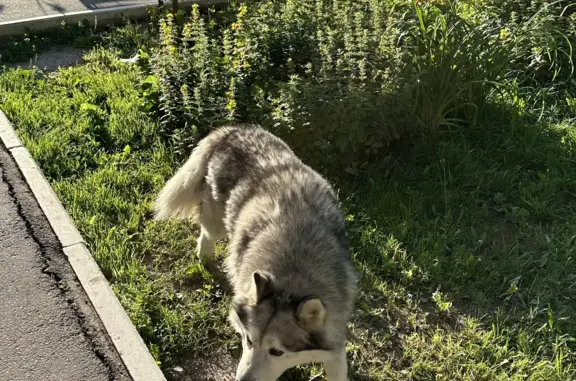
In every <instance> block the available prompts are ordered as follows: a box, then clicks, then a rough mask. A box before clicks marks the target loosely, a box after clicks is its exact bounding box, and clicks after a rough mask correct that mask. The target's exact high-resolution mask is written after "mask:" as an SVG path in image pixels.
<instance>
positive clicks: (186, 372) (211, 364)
mask: <svg viewBox="0 0 576 381" xmlns="http://www.w3.org/2000/svg"><path fill="white" fill-rule="evenodd" d="M236 365H237V363H236V361H235V360H234V359H233V358H232V356H231V355H230V354H226V353H223V354H220V355H216V356H212V357H200V358H190V359H186V360H183V361H182V364H181V366H177V367H174V368H171V369H168V371H165V372H164V373H165V374H166V379H167V380H168V381H233V380H234V373H235V372H236Z"/></svg>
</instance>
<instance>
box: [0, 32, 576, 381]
mask: <svg viewBox="0 0 576 381" xmlns="http://www.w3.org/2000/svg"><path fill="white" fill-rule="evenodd" d="M119 35H122V33H120V34H119ZM125 35H129V37H127V38H126V39H127V40H130V41H134V39H135V37H134V36H135V35H138V33H134V30H133V29H131V31H130V32H126V33H125ZM115 41H120V40H115ZM106 46H107V47H106V48H102V47H98V48H95V49H94V50H92V51H91V52H90V53H89V54H88V55H87V56H86V61H87V62H86V64H84V65H82V66H78V67H73V68H67V69H61V70H59V71H58V72H56V73H42V72H40V71H37V70H24V69H18V70H12V69H11V70H5V71H3V72H1V73H0V108H1V109H2V110H3V111H4V112H5V113H6V114H7V115H8V117H9V118H10V119H11V120H12V121H13V122H14V124H15V125H16V127H17V129H18V132H19V134H20V136H21V138H22V140H23V142H24V143H25V145H26V146H27V148H28V149H29V150H30V152H31V153H32V155H33V156H34V157H35V159H36V160H37V161H38V162H39V163H40V165H41V167H42V169H43V171H44V173H45V175H46V177H47V178H48V180H49V181H50V183H51V184H52V186H53V187H54V189H55V191H56V192H57V194H58V195H59V197H60V198H61V200H62V201H63V203H64V205H65V206H66V208H67V210H68V211H69V213H70V214H71V216H72V218H73V219H74V221H75V222H76V224H77V226H78V227H79V229H80V231H81V232H82V234H83V236H84V237H85V239H86V241H87V242H88V243H89V246H90V250H91V252H92V253H93V255H94V256H95V258H96V260H97V262H98V264H99V265H100V267H101V268H102V270H103V272H104V274H105V275H106V277H107V278H108V280H109V281H110V283H111V284H112V286H113V288H114V290H115V292H116V294H117V295H118V297H119V299H120V301H121V303H122V305H123V306H124V307H125V309H126V310H127V312H128V313H129V315H130V317H131V319H132V321H133V323H134V324H135V325H136V327H137V328H138V330H139V332H140V334H141V335H142V337H143V338H144V340H145V341H146V343H147V344H148V345H149V347H150V350H151V352H152V354H153V355H154V356H155V358H156V359H157V360H158V361H159V363H160V365H161V367H162V368H163V369H164V370H165V372H166V373H167V374H169V375H172V377H174V378H175V379H184V378H182V377H183V376H178V372H176V373H174V372H173V371H172V369H173V368H175V367H182V368H183V369H184V373H186V372H190V373H192V372H198V371H197V370H196V368H197V367H198V364H200V362H201V361H206V363H211V362H212V363H213V366H216V367H217V365H218V364H219V363H222V362H225V361H224V360H222V359H226V358H230V357H231V358H234V357H236V356H237V355H238V349H239V345H240V343H239V340H238V338H237V337H236V336H235V335H234V334H233V332H232V330H231V328H230V327H229V325H228V323H227V321H226V316H227V310H228V300H229V297H230V295H229V293H228V287H227V285H226V281H225V280H223V276H222V273H221V271H222V269H221V268H219V269H206V268H204V267H203V266H202V265H200V264H199V263H198V262H197V260H196V258H195V256H194V249H195V243H196V238H195V237H196V235H197V230H196V229H195V228H194V227H192V226H189V225H186V224H179V223H170V222H162V223H157V222H154V221H152V220H151V203H152V201H153V199H154V197H155V195H156V194H157V193H158V191H159V190H160V189H161V187H162V186H163V184H164V182H165V180H166V179H167V178H168V177H169V176H170V175H171V174H172V173H173V171H174V170H175V169H176V168H177V166H178V163H179V162H181V160H182V159H183V158H184V157H185V155H183V154H182V152H181V145H180V144H179V142H178V141H177V140H175V139H174V138H173V136H172V135H170V134H168V133H167V127H166V125H165V124H164V123H163V122H162V121H161V120H160V119H159V118H157V117H156V116H155V115H154V114H153V113H150V112H148V111H147V110H146V105H147V104H148V103H147V102H148V97H149V94H147V93H146V92H145V91H142V90H141V89H142V88H143V87H142V86H141V85H142V84H145V83H147V82H146V81H147V80H148V79H149V77H148V75H149V73H147V72H146V70H142V69H141V68H139V67H137V66H135V65H129V64H124V63H122V62H120V61H119V60H118V57H119V56H120V55H121V54H124V56H125V55H126V54H127V53H128V51H129V48H133V47H134V44H132V43H129V42H126V43H116V42H113V43H112V44H108V45H106ZM118 47H120V48H122V47H127V48H126V49H127V50H126V51H119V50H116V48H118ZM509 106H510V103H509V102H508V101H507V99H505V98H501V99H496V101H494V102H493V104H492V105H490V108H489V109H488V111H486V112H485V113H484V114H483V115H484V116H485V117H482V118H480V119H479V121H478V123H476V124H474V125H469V124H465V125H460V126H453V127H452V128H450V129H445V130H442V131H440V132H439V133H435V134H413V135H411V136H409V137H407V138H405V139H402V140H400V141H399V142H396V143H394V144H392V145H391V146H390V148H389V149H388V150H386V151H385V152H384V153H381V154H379V155H377V157H376V158H373V159H371V160H370V161H369V162H368V164H367V165H364V166H362V167H361V169H358V170H357V171H354V172H353V173H346V174H341V175H329V176H330V178H331V181H332V182H333V183H334V184H335V186H336V188H337V189H339V195H340V198H341V200H342V202H343V207H344V209H345V213H346V215H347V220H348V221H349V231H350V235H351V247H352V252H353V255H354V260H355V263H356V264H357V266H358V268H359V269H360V270H361V273H362V280H361V284H362V292H361V295H360V298H359V301H358V304H357V306H358V308H357V312H356V314H355V316H354V320H353V322H352V323H351V326H350V328H351V334H350V342H349V362H350V366H351V376H350V377H351V379H353V380H404V381H409V380H410V381H412V380H446V381H448V380H467V381H473V380H474V381H481V380H482V381H484V380H485V381H489V380H490V381H492V380H495V381H496V380H497V381H504V380H506V381H508V380H510V381H520V380H523V381H524V380H526V381H556V380H557V381H560V380H562V381H571V380H574V379H576V366H575V365H574V364H576V320H575V319H574V317H575V316H576V260H575V258H576V150H575V149H576V128H575V126H574V123H575V122H574V120H573V119H571V115H570V113H566V112H563V111H560V110H557V111H555V110H547V111H549V117H546V118H540V120H537V118H535V117H534V115H533V114H534V113H536V114H538V113H539V111H538V110H536V112H532V111H533V110H522V112H519V111H518V109H514V108H512V107H509ZM488 116H489V117H488ZM342 172H343V171H342ZM327 173H329V174H330V173H334V172H333V171H328V172H327ZM219 249H220V253H221V254H222V255H224V253H225V246H224V245H222V246H221V247H219ZM226 370H227V369H224V371H226ZM319 372H320V368H314V367H307V368H304V369H301V370H297V371H294V372H290V374H288V375H287V376H286V379H288V380H307V379H309V378H310V377H311V376H312V375H315V374H318V373H319ZM196 374H198V373H196ZM179 377H180V378H179ZM191 379H198V378H191Z"/></svg>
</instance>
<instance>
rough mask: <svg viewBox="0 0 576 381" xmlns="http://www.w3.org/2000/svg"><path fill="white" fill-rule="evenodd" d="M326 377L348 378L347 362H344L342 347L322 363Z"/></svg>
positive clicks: (332, 379)
mask: <svg viewBox="0 0 576 381" xmlns="http://www.w3.org/2000/svg"><path fill="white" fill-rule="evenodd" d="M324 366H325V367H326V379H327V380H328V381H346V380H348V363H347V362H346V349H344V348H342V349H341V350H339V351H338V352H337V353H334V356H333V357H332V358H331V359H330V360H328V361H326V362H325V363H324Z"/></svg>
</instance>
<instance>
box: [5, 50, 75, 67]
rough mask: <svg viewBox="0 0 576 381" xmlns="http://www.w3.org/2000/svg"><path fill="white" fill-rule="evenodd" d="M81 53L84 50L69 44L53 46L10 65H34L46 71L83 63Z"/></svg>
mask: <svg viewBox="0 0 576 381" xmlns="http://www.w3.org/2000/svg"><path fill="white" fill-rule="evenodd" d="M83 53H84V51H83V50H82V49H77V48H74V47H71V46H53V47H51V48H50V49H48V50H45V51H43V52H40V53H38V54H37V55H36V56H35V57H33V58H30V59H29V60H28V61H23V62H18V63H15V64H13V65H11V66H13V67H30V66H36V67H38V68H40V69H44V70H46V71H55V70H57V69H58V68H59V67H69V66H74V65H79V64H81V63H83V62H84V60H83V59H82V54H83Z"/></svg>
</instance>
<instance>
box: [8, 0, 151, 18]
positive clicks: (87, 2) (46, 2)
mask: <svg viewBox="0 0 576 381" xmlns="http://www.w3.org/2000/svg"><path fill="white" fill-rule="evenodd" d="M148 3H155V4H158V2H157V1H155V0H0V22H4V21H13V20H21V19H27V18H32V17H41V16H48V15H57V14H62V13H69V12H79V11H86V10H95V9H103V8H111V7H118V6H124V5H134V4H148Z"/></svg>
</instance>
